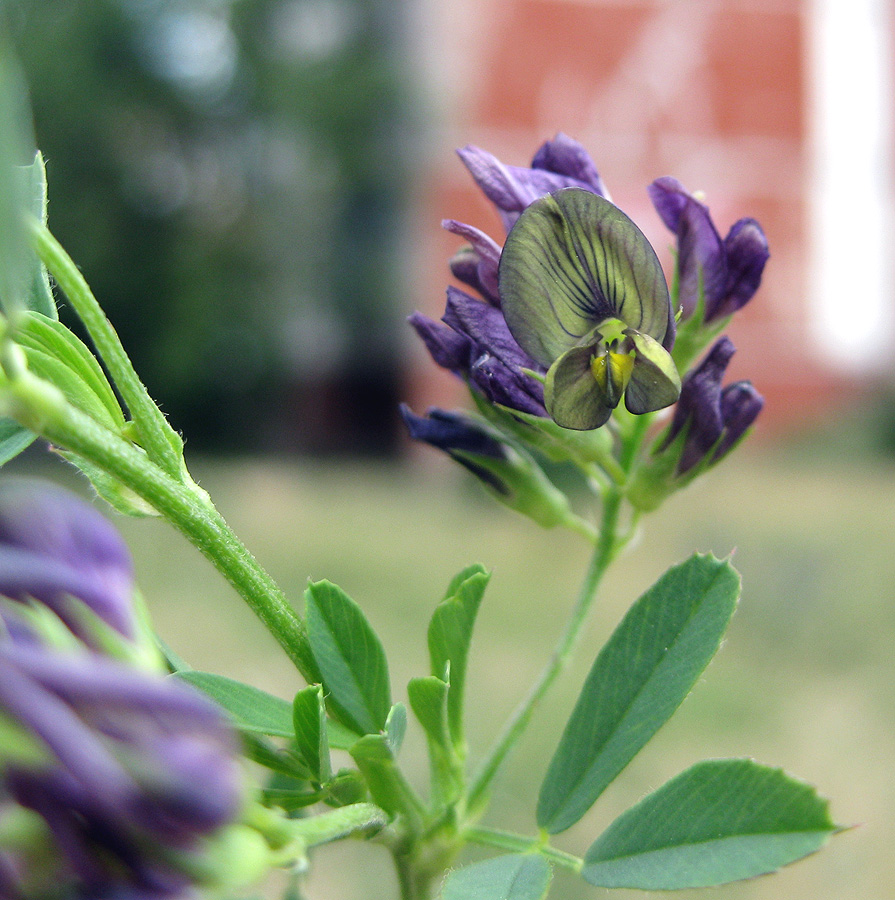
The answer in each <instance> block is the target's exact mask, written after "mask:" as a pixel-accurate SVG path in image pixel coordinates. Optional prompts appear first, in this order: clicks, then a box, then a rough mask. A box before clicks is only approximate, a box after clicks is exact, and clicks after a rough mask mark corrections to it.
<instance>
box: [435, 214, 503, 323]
mask: <svg viewBox="0 0 895 900" xmlns="http://www.w3.org/2000/svg"><path fill="white" fill-rule="evenodd" d="M441 224H442V227H443V228H445V229H447V230H448V231H450V232H451V233H452V234H456V235H459V236H460V237H462V238H464V239H465V240H467V241H469V243H470V245H471V247H470V248H465V249H464V250H461V251H460V252H459V253H458V254H456V255H455V256H454V257H453V258H452V259H451V262H450V266H451V272H452V273H453V275H454V277H455V278H456V279H458V280H459V281H462V282H463V283H464V284H468V285H469V286H470V287H473V288H475V289H476V290H477V291H478V292H479V293H480V294H481V295H482V296H483V297H484V298H485V299H486V300H487V301H488V302H489V303H490V304H492V306H500V293H499V292H498V288H497V265H498V263H499V262H500V245H499V244H497V243H496V242H495V241H494V240H492V239H491V238H490V237H488V235H487V234H485V232H484V231H479V229H478V228H473V227H472V226H471V225H464V224H463V223H462V222H456V221H454V220H453V219H445V220H444V221H443V222H442V223H441ZM470 250H471V252H470Z"/></svg>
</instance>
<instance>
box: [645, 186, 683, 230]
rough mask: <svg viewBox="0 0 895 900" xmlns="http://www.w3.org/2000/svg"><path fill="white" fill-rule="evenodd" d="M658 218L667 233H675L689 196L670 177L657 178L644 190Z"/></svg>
mask: <svg viewBox="0 0 895 900" xmlns="http://www.w3.org/2000/svg"><path fill="white" fill-rule="evenodd" d="M646 191H647V193H648V194H649V198H650V200H651V201H652V204H653V206H654V207H655V210H656V212H657V213H658V214H659V217H660V218H661V219H662V221H663V222H664V223H665V227H666V228H667V229H668V230H669V231H673V232H677V229H678V225H679V223H680V219H681V215H682V214H683V212H684V208H685V207H686V205H687V201H688V200H689V198H690V195H689V194H688V193H687V190H686V188H685V187H684V186H683V185H682V184H681V183H680V182H679V181H678V180H677V178H672V177H671V176H670V175H664V176H663V177H662V178H657V179H656V180H655V181H654V182H653V183H652V184H651V185H649V187H647V189H646Z"/></svg>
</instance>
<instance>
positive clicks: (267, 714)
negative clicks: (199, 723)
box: [174, 670, 357, 750]
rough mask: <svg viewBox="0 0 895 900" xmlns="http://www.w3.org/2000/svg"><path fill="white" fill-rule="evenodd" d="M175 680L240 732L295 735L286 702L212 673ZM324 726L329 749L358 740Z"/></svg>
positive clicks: (334, 726)
mask: <svg viewBox="0 0 895 900" xmlns="http://www.w3.org/2000/svg"><path fill="white" fill-rule="evenodd" d="M174 677H175V678H179V679H181V681H186V682H188V683H189V684H192V685H194V686H195V687H197V688H199V690H201V691H204V692H205V693H206V694H208V696H209V697H211V699H212V700H214V701H215V702H217V703H218V704H219V705H220V706H222V707H223V708H224V709H225V710H227V712H228V713H230V715H231V716H232V717H233V720H234V724H235V725H236V727H237V728H239V729H240V731H245V732H249V733H250V734H266V735H270V736H271V737H286V738H291V737H293V735H294V733H295V723H294V721H293V708H292V704H291V703H289V701H288V700H283V699H282V698H281V697H275V696H274V695H273V694H268V693H267V691H262V690H261V689H260V688H256V687H253V686H252V685H250V684H244V683H243V682H241V681H236V679H234V678H227V677H226V676H225V675H217V674H215V673H214V672H196V671H194V670H189V671H186V672H177V673H175V675H174ZM305 690H307V688H306V689H305ZM326 725H327V733H328V739H329V745H330V746H331V747H335V748H337V749H339V750H347V749H348V748H349V747H350V746H351V745H352V744H353V743H354V742H355V741H356V740H357V735H355V734H352V733H351V732H350V731H348V730H347V729H346V728H344V727H343V726H341V725H339V724H338V723H337V722H333V721H332V720H328V721H327V723H326Z"/></svg>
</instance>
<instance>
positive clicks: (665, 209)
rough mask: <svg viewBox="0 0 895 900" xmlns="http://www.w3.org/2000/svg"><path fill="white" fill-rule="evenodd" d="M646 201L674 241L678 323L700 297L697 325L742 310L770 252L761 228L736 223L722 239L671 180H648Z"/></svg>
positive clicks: (746, 222)
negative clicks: (700, 318)
mask: <svg viewBox="0 0 895 900" xmlns="http://www.w3.org/2000/svg"><path fill="white" fill-rule="evenodd" d="M648 191H649V195H650V199H651V200H652V202H653V206H655V208H656V211H657V212H658V213H659V215H660V216H661V218H662V221H663V222H664V223H665V225H666V226H667V227H668V228H669V229H670V230H671V231H673V232H674V234H675V235H676V237H677V273H678V284H679V301H680V304H681V307H682V309H683V316H684V318H688V317H689V316H691V315H692V314H693V312H694V310H695V309H696V307H697V305H698V303H699V298H700V292H702V295H703V296H704V298H705V313H704V317H703V321H704V322H706V323H708V322H712V321H715V320H717V319H723V318H726V317H727V316H730V315H732V314H733V313H735V312H736V311H737V310H738V309H741V308H742V307H743V306H745V305H746V304H747V303H748V302H749V301H750V300H751V299H752V296H753V295H754V294H755V292H756V291H757V290H758V287H759V285H760V284H761V276H762V272H763V271H764V267H765V263H766V262H767V261H768V257H769V256H770V253H769V251H768V242H767V238H766V237H765V234H764V232H763V231H762V229H761V226H760V225H759V224H758V222H756V221H755V220H754V219H740V220H739V221H738V222H736V223H735V224H734V225H733V227H732V228H731V229H730V231H729V232H728V234H727V237H725V238H724V239H723V240H722V238H721V235H720V234H719V233H718V230H717V228H716V227H715V224H714V222H712V219H711V216H710V215H709V209H708V207H707V206H706V205H705V204H704V203H701V202H700V201H699V200H697V199H696V197H694V196H693V195H692V194H689V193H688V192H687V191H686V190H685V189H684V186H683V185H682V184H681V183H680V182H679V181H678V180H677V179H675V178H671V177H665V178H659V179H657V180H656V181H654V182H653V183H652V184H651V185H650V186H649V188H648Z"/></svg>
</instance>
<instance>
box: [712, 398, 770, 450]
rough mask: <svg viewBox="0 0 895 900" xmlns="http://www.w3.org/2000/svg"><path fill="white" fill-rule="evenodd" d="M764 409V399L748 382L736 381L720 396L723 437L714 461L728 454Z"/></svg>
mask: <svg viewBox="0 0 895 900" xmlns="http://www.w3.org/2000/svg"><path fill="white" fill-rule="evenodd" d="M763 408H764V397H762V396H761V394H759V393H758V391H756V390H755V388H754V387H752V384H751V383H750V382H748V381H737V382H735V383H734V384H731V385H728V386H727V387H726V388H724V391H723V392H722V394H721V417H722V419H723V420H724V437H723V438H722V439H721V443H720V444H718V448H717V449H716V450H715V455H714V459H715V461H717V460H719V459H721V457H722V456H724V455H725V454H727V453H729V452H730V450H731V448H732V447H733V446H734V444H736V442H737V441H738V440H739V439H740V438H741V437H742V436H743V434H744V433H745V432H746V429H748V428H749V427H750V426H751V425H752V424H753V422H755V420H756V419H757V418H758V414H759V413H760V412H761V411H762V409H763Z"/></svg>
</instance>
